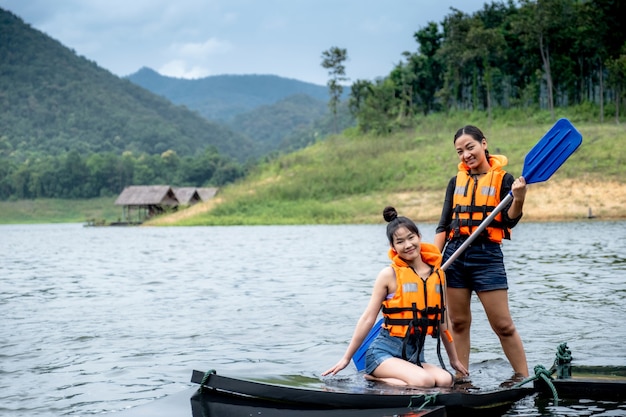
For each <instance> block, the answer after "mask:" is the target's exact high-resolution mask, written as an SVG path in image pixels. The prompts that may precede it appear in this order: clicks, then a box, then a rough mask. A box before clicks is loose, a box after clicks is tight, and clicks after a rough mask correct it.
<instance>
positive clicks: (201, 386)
mask: <svg viewBox="0 0 626 417" xmlns="http://www.w3.org/2000/svg"><path fill="white" fill-rule="evenodd" d="M215 374H217V371H215V369H209V370H208V371H206V372H205V373H204V376H203V377H202V381H200V388H198V392H202V388H204V384H205V383H206V382H207V381H208V379H209V377H210V376H211V375H215Z"/></svg>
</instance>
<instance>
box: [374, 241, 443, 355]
mask: <svg viewBox="0 0 626 417" xmlns="http://www.w3.org/2000/svg"><path fill="white" fill-rule="evenodd" d="M420 254H421V256H422V259H423V260H424V262H426V263H427V264H429V265H431V266H432V267H433V270H432V273H431V274H430V276H429V277H428V278H427V279H425V280H424V279H422V278H421V277H420V276H419V275H418V274H417V272H415V271H414V270H413V268H411V267H410V266H409V265H408V264H407V263H406V262H405V261H404V260H403V259H402V258H400V256H399V255H398V254H397V253H396V252H394V251H392V250H390V252H389V257H390V258H392V261H393V262H392V264H391V267H392V268H393V270H394V272H395V274H396V283H397V288H396V292H395V294H394V295H393V297H392V298H390V299H388V300H385V301H383V309H382V313H383V317H384V319H385V320H384V324H383V327H384V328H385V329H387V330H388V331H389V334H390V335H391V336H396V337H402V338H405V337H412V336H420V337H421V339H422V343H423V337H425V336H426V335H431V336H433V337H438V336H439V321H440V320H441V319H442V317H443V313H444V284H445V275H444V273H443V271H442V270H441V269H440V266H441V253H440V252H439V249H438V248H437V247H436V246H435V245H432V244H430V243H421V244H420Z"/></svg>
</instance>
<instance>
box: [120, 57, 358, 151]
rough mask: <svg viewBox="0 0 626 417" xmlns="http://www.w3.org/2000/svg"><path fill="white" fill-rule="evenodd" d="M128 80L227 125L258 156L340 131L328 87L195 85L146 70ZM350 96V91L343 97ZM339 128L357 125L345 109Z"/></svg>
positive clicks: (239, 82) (244, 78)
mask: <svg viewBox="0 0 626 417" xmlns="http://www.w3.org/2000/svg"><path fill="white" fill-rule="evenodd" d="M128 79H129V80H130V81H132V82H134V83H136V84H138V85H140V86H142V87H144V88H146V89H148V90H150V91H152V92H153V93H156V94H159V95H162V96H164V97H166V98H168V99H170V100H171V101H172V102H174V103H177V104H183V105H185V106H186V107H188V108H189V109H191V110H195V111H197V112H198V113H199V114H201V115H202V116H204V117H206V118H207V119H209V120H215V121H218V122H222V123H225V124H226V125H227V126H229V127H230V128H231V130H233V131H235V132H237V133H240V134H242V135H244V136H246V137H248V138H249V139H250V140H251V141H252V142H253V143H254V144H255V146H256V148H255V154H254V155H252V156H253V157H257V158H258V157H265V156H267V155H271V154H276V153H284V152H289V151H293V150H297V149H300V148H302V147H304V146H306V145H309V144H311V143H313V142H315V141H316V140H319V139H321V138H324V137H326V136H327V135H328V134H330V133H335V132H334V126H332V124H331V123H330V119H331V117H332V115H331V112H330V111H329V108H328V101H329V92H328V87H327V86H319V85H315V84H311V83H306V82H302V81H298V80H292V79H288V78H283V77H277V76H275V75H218V76H210V77H205V78H200V79H195V80H187V79H178V78H172V77H166V76H163V75H160V74H158V73H157V72H155V71H153V70H151V69H149V68H142V69H141V70H139V71H138V72H136V73H135V74H132V75H130V76H128ZM349 92H350V88H349V87H348V86H346V87H345V89H344V94H343V97H344V98H347V97H348V95H349ZM343 110H344V111H343V113H342V117H341V119H340V120H339V125H338V127H339V128H340V129H344V128H346V127H350V126H353V125H354V123H355V120H354V117H352V116H351V115H350V114H349V113H348V112H347V111H346V110H347V109H345V108H344V109H343Z"/></svg>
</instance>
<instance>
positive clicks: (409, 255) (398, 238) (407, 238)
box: [391, 226, 421, 262]
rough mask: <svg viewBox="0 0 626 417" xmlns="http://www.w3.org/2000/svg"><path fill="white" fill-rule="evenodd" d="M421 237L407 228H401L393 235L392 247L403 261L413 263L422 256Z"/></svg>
mask: <svg viewBox="0 0 626 417" xmlns="http://www.w3.org/2000/svg"><path fill="white" fill-rule="evenodd" d="M420 240H421V239H420V237H419V235H418V234H417V233H415V232H412V231H410V230H409V229H408V228H406V227H405V226H400V227H398V228H397V229H396V231H395V232H394V234H393V243H392V245H391V247H392V248H393V249H394V250H395V251H396V252H397V253H398V255H400V257H401V258H402V259H404V260H405V261H407V262H411V261H412V260H414V259H416V258H417V257H419V256H420Z"/></svg>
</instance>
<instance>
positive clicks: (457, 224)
mask: <svg viewBox="0 0 626 417" xmlns="http://www.w3.org/2000/svg"><path fill="white" fill-rule="evenodd" d="M507 162H508V161H507V158H506V157H505V156H503V155H492V156H490V157H489V165H491V168H490V169H489V171H488V172H487V173H486V174H485V175H484V176H483V177H482V178H480V179H478V181H476V180H475V179H474V177H472V176H471V175H470V169H469V167H468V166H467V165H465V164H464V163H463V162H461V163H460V164H459V172H458V173H457V175H456V187H455V188H454V196H453V200H452V207H453V209H452V222H451V224H450V233H449V234H448V239H452V238H458V237H467V236H469V235H471V234H472V232H473V231H474V229H476V228H477V227H478V226H479V225H480V224H481V223H482V221H483V220H484V219H485V218H487V217H488V216H489V215H490V214H491V212H492V211H493V210H494V209H495V208H496V207H497V206H498V204H499V203H500V189H501V186H502V180H503V179H504V176H505V175H506V171H504V170H503V169H502V167H503V166H505V165H506V164H507ZM483 236H484V237H486V238H487V239H488V240H490V241H492V242H496V243H501V242H502V239H510V238H511V229H509V228H508V227H506V226H504V223H503V222H502V212H499V213H498V214H497V215H496V216H495V217H494V218H493V220H492V221H491V223H490V224H489V226H487V228H486V229H485V231H484V232H483Z"/></svg>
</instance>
